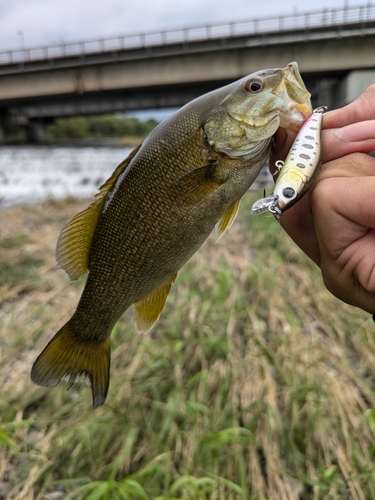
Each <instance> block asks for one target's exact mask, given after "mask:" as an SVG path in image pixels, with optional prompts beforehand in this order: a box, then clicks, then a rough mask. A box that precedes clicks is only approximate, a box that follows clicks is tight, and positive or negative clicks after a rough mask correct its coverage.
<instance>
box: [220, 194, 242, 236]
mask: <svg viewBox="0 0 375 500" xmlns="http://www.w3.org/2000/svg"><path fill="white" fill-rule="evenodd" d="M240 203H241V198H240V199H239V200H237V201H235V202H234V203H232V205H231V206H230V207H229V208H228V209H227V210H226V212H225V213H224V215H223V216H222V217H221V218H220V219H219V220H218V221H217V223H216V226H215V229H214V234H215V237H216V238H215V239H216V241H219V240H220V238H221V237H222V236H223V235H224V234H225V233H226V231H227V230H228V229H229V228H230V227H231V225H232V224H233V222H234V219H235V218H236V216H237V213H238V209H239V208H240Z"/></svg>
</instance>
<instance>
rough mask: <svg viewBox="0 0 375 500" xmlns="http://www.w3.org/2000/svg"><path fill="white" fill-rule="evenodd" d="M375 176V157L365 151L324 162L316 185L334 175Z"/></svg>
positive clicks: (349, 176)
mask: <svg viewBox="0 0 375 500" xmlns="http://www.w3.org/2000/svg"><path fill="white" fill-rule="evenodd" d="M370 176H375V158H374V157H373V156H370V155H368V154H364V153H351V154H348V155H346V156H343V157H342V158H337V159H335V160H332V161H330V162H327V163H323V165H322V167H321V169H320V171H319V173H318V175H317V178H316V182H315V185H316V184H317V183H318V182H320V181H322V180H324V179H328V178H334V177H347V178H353V177H370Z"/></svg>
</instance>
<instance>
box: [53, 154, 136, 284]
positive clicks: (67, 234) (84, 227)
mask: <svg viewBox="0 0 375 500" xmlns="http://www.w3.org/2000/svg"><path fill="white" fill-rule="evenodd" d="M140 147H141V146H140V145H139V146H138V147H137V148H136V149H134V151H132V152H131V153H130V155H129V156H128V157H127V158H126V159H125V160H124V161H123V162H122V163H120V165H119V166H118V167H117V168H116V170H115V171H114V172H113V174H112V175H111V177H110V178H109V179H108V180H107V181H106V182H105V183H104V184H103V185H102V186H101V187H100V188H99V193H97V194H96V195H95V201H94V203H92V204H91V205H90V206H89V207H88V208H86V210H84V211H83V212H80V213H79V214H77V215H76V216H75V217H74V218H73V219H72V220H71V221H70V222H69V224H67V225H66V226H65V227H64V229H63V230H62V231H61V234H60V236H59V240H58V242H57V250H56V259H57V264H58V266H59V267H61V268H62V269H64V271H66V272H67V273H68V275H69V278H70V279H72V280H75V279H77V278H79V277H80V276H83V275H84V274H86V273H87V272H88V271H89V263H88V257H89V251H90V246H91V242H92V238H93V236H94V232H95V228H96V225H97V223H98V219H99V216H100V214H101V213H102V211H103V207H104V203H105V200H106V197H107V194H108V193H109V191H110V190H111V189H112V188H113V187H114V185H115V183H116V181H117V179H118V178H119V176H120V175H121V174H122V172H124V170H125V169H126V167H127V166H128V165H129V163H130V162H131V160H132V159H133V158H134V156H135V155H136V154H137V152H138V151H139V148H140Z"/></svg>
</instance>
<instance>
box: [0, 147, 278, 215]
mask: <svg viewBox="0 0 375 500" xmlns="http://www.w3.org/2000/svg"><path fill="white" fill-rule="evenodd" d="M131 150H132V148H128V147H124V148H118V147H97V148H94V147H48V146H2V147H0V209H1V208H5V207H9V206H11V205H17V204H21V203H27V204H30V203H38V202H40V201H43V200H46V199H51V198H52V199H62V198H65V197H67V196H73V197H75V198H88V197H91V196H94V195H95V194H96V193H97V192H98V188H99V187H100V186H101V185H102V184H103V183H104V182H105V181H106V180H107V179H108V178H109V177H110V176H111V174H112V172H113V171H114V170H115V168H116V167H117V165H118V164H119V163H121V162H122V161H123V160H124V159H125V158H126V157H127V156H128V154H129V153H130V152H131ZM270 184H271V185H272V177H271V176H270V174H269V171H268V168H264V169H263V171H262V172H261V173H260V174H259V176H258V180H257V181H256V182H254V184H253V186H252V187H251V189H257V188H259V187H260V186H264V185H270Z"/></svg>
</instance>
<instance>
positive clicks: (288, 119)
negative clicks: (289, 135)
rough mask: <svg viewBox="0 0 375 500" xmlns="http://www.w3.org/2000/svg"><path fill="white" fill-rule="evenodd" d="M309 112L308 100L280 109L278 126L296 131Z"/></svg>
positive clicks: (309, 104)
mask: <svg viewBox="0 0 375 500" xmlns="http://www.w3.org/2000/svg"><path fill="white" fill-rule="evenodd" d="M311 114H312V107H311V103H310V101H308V102H305V103H304V104H294V105H292V106H289V107H288V109H287V110H286V111H284V110H281V112H280V127H282V128H286V129H289V130H293V131H294V132H298V131H299V130H300V128H301V127H302V125H303V124H304V123H305V121H306V120H307V118H309V116H311Z"/></svg>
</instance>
